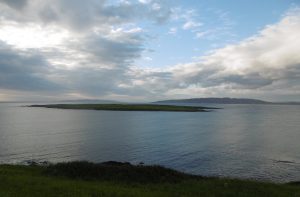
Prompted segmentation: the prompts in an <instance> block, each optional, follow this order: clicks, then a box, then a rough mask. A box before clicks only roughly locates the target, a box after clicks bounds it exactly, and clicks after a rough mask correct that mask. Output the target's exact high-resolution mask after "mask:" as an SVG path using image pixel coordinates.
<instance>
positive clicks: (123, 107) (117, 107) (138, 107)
mask: <svg viewBox="0 0 300 197" xmlns="http://www.w3.org/2000/svg"><path fill="white" fill-rule="evenodd" d="M29 107H45V108H57V109H87V110H112V111H173V112H206V111H208V110H210V109H215V108H208V107H207V108H206V107H194V106H175V105H154V104H153V105H152V104H51V105H30V106H29Z"/></svg>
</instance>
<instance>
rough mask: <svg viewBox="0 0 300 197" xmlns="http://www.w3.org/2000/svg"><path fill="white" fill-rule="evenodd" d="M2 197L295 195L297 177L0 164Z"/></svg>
mask: <svg viewBox="0 0 300 197" xmlns="http://www.w3.org/2000/svg"><path fill="white" fill-rule="evenodd" d="M0 196H1V197H11V196H17V197H19V196H20V197H21V196H22V197H40V196H43V197H50V196H51V197H53V196H76V197H94V196H101V197H118V196H131V197H135V196H136V197H142V196H146V197H147V196H149V197H150V196H151V197H152V196H155V197H160V196H162V197H166V196H170V197H174V196H175V197H176V196H187V197H188V196H228V197H229V196H230V197H232V196H239V197H260V196H262V197H266V196H272V197H276V196H277V197H279V196H300V186H299V185H298V184H297V183H286V184H275V183H267V182H258V181H253V180H252V181H251V180H237V179H228V178H216V177H215V178H214V177H211V178H209V177H202V176H196V175H190V174H185V173H182V172H178V171H175V170H172V169H168V168H165V167H161V166H146V165H142V164H140V165H132V164H130V163H121V162H113V161H110V162H104V163H97V164H96V163H89V162H85V161H78V162H67V163H58V164H45V165H40V164H34V163H33V164H31V165H0Z"/></svg>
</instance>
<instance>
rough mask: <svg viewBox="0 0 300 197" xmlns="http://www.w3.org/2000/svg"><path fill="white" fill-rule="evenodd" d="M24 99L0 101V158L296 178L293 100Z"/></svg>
mask: <svg viewBox="0 0 300 197" xmlns="http://www.w3.org/2000/svg"><path fill="white" fill-rule="evenodd" d="M30 104H31V103H0V163H1V164H24V163H28V161H35V162H45V161H46V162H51V163H56V162H67V161H78V160H80V161H82V160H86V161H91V162H104V161H121V162H125V161H126V162H131V163H132V164H139V163H141V162H143V163H144V164H145V165H162V166H165V167H169V168H173V169H176V170H180V171H183V172H187V173H192V174H197V175H202V176H216V177H231V178H242V179H253V180H261V181H271V182H278V183H284V182H290V181H300V105H262V104H251V105H247V104H241V105H239V104H227V105H220V104H202V106H207V107H217V108H220V109H214V110H212V111H210V112H153V111H152V112H141V111H94V110H65V109H48V108H32V107H28V105H30ZM186 105H188V104H186ZM194 105H195V104H194Z"/></svg>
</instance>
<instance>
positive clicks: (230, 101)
mask: <svg viewBox="0 0 300 197" xmlns="http://www.w3.org/2000/svg"><path fill="white" fill-rule="evenodd" d="M155 103H212V104H272V103H271V102H267V101H263V100H258V99H248V98H191V99H178V100H163V101H157V102H155Z"/></svg>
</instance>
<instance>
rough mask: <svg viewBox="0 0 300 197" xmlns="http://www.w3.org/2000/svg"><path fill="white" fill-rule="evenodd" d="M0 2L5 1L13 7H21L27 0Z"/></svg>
mask: <svg viewBox="0 0 300 197" xmlns="http://www.w3.org/2000/svg"><path fill="white" fill-rule="evenodd" d="M0 3H5V4H7V5H8V6H10V7H11V8H14V9H22V8H23V7H25V6H26V4H27V0H1V1H0Z"/></svg>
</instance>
